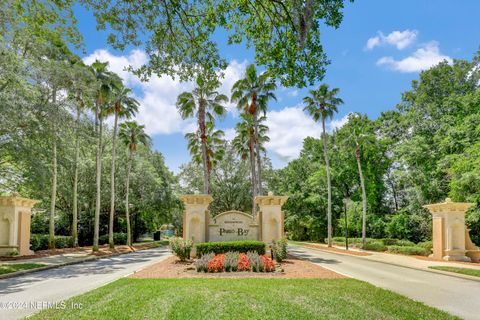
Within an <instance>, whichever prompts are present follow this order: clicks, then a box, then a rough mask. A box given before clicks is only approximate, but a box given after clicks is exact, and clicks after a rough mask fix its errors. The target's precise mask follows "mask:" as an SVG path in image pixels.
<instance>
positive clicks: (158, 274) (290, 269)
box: [130, 256, 346, 279]
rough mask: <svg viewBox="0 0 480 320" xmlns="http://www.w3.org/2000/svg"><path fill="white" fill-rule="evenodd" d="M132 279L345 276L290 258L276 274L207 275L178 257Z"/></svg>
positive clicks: (280, 266) (145, 270) (225, 273)
mask: <svg viewBox="0 0 480 320" xmlns="http://www.w3.org/2000/svg"><path fill="white" fill-rule="evenodd" d="M130 278H163V279H169V278H233V279H235V278H277V279H280V278H281V279H292V278H309V279H312V278H320V279H339V278H346V277H345V276H343V275H341V274H338V273H336V272H333V271H330V270H328V269H325V268H322V267H320V266H318V265H316V264H313V263H311V262H309V261H307V260H302V259H299V258H297V257H293V256H289V257H288V259H287V260H284V261H283V262H282V263H280V264H278V263H277V268H276V271H275V272H220V273H205V272H197V271H195V266H194V265H193V261H187V262H180V261H179V260H178V258H177V257H169V258H167V259H165V260H163V261H161V262H158V263H155V264H153V265H151V266H149V267H146V268H144V269H142V270H140V271H137V272H135V273H134V274H133V275H131V276H130Z"/></svg>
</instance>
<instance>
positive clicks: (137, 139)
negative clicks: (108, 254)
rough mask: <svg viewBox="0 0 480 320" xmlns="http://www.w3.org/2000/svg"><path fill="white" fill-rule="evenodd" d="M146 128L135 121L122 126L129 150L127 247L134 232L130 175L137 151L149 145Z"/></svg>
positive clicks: (120, 134) (122, 136)
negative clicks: (139, 147)
mask: <svg viewBox="0 0 480 320" xmlns="http://www.w3.org/2000/svg"><path fill="white" fill-rule="evenodd" d="M144 128H145V126H141V125H138V124H137V123H136V122H134V121H126V122H124V123H122V124H120V133H119V136H120V139H122V141H123V143H124V144H125V146H126V147H127V149H128V164H127V181H126V191H125V219H126V222H127V245H129V246H131V245H132V232H131V228H130V215H129V210H130V202H129V200H128V197H129V192H130V173H131V170H132V162H133V161H134V158H133V157H134V154H135V152H136V151H137V146H138V145H139V144H142V145H149V144H150V137H149V136H148V135H147V134H146V133H145V131H144Z"/></svg>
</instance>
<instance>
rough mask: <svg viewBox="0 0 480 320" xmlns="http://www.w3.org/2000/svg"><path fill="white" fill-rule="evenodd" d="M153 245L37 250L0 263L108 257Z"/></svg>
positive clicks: (5, 259)
mask: <svg viewBox="0 0 480 320" xmlns="http://www.w3.org/2000/svg"><path fill="white" fill-rule="evenodd" d="M155 246H156V245H155V244H154V243H150V242H146V243H142V244H135V245H133V246H132V247H129V246H127V245H119V246H115V248H114V249H110V248H109V246H108V244H106V245H103V246H100V247H99V251H98V252H92V247H91V246H89V247H78V248H63V249H50V250H39V251H36V252H35V254H33V255H30V256H14V257H0V261H15V260H29V259H34V258H40V257H48V256H54V255H59V254H69V253H85V254H88V255H90V256H110V255H112V254H116V253H128V252H134V251H138V250H145V249H150V248H153V247H155Z"/></svg>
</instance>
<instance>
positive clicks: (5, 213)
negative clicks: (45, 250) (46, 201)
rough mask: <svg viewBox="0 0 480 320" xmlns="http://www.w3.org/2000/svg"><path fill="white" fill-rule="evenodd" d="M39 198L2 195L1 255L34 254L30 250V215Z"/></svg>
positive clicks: (0, 211)
mask: <svg viewBox="0 0 480 320" xmlns="http://www.w3.org/2000/svg"><path fill="white" fill-rule="evenodd" d="M38 202H39V201H37V200H32V199H27V198H21V197H18V196H15V195H14V196H0V255H9V254H12V253H15V252H16V253H18V254H19V255H21V256H24V255H29V254H33V251H31V250H30V217H31V214H32V207H33V206H34V205H35V204H36V203H38Z"/></svg>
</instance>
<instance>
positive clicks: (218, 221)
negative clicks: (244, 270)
mask: <svg viewBox="0 0 480 320" xmlns="http://www.w3.org/2000/svg"><path fill="white" fill-rule="evenodd" d="M181 199H182V201H183V203H184V205H185V210H184V212H183V238H184V239H190V240H192V241H193V242H194V243H198V242H206V241H236V240H261V241H264V242H267V243H269V242H271V241H272V240H279V239H281V238H282V237H283V236H284V214H283V212H282V205H283V204H284V203H285V201H287V199H288V197H285V196H274V195H273V194H272V193H271V192H270V193H269V194H268V195H267V196H257V197H255V203H256V204H257V205H258V206H259V207H260V211H259V212H258V214H257V216H256V217H253V216H252V215H250V214H248V213H245V212H241V211H235V210H232V211H226V212H222V213H220V214H218V215H216V216H215V217H212V216H211V214H210V211H209V210H208V206H209V205H210V203H211V202H212V201H213V198H212V196H210V195H204V194H195V195H184V196H182V197H181Z"/></svg>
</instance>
